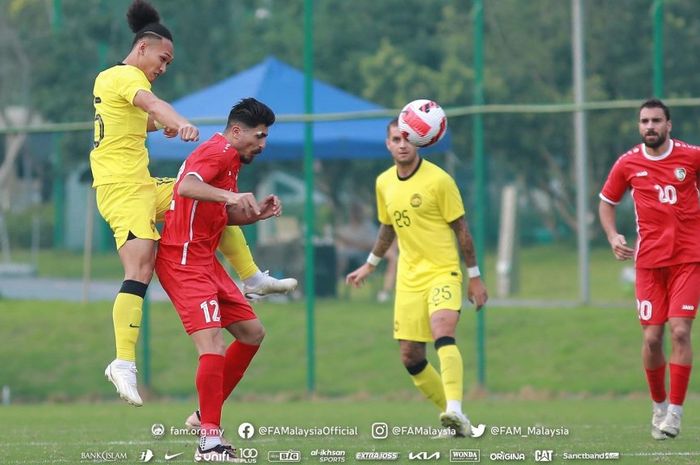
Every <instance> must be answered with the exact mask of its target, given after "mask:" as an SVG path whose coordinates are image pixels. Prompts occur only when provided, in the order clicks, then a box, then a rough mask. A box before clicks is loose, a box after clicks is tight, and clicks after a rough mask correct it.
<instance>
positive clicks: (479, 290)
mask: <svg viewBox="0 0 700 465" xmlns="http://www.w3.org/2000/svg"><path fill="white" fill-rule="evenodd" d="M450 227H451V228H452V230H453V231H454V233H455V236H457V244H459V250H460V252H461V253H462V257H463V258H464V263H465V264H466V265H467V270H468V271H469V274H470V276H469V277H468V282H467V298H468V299H469V302H471V303H473V304H475V305H476V309H477V310H480V309H481V307H483V306H484V305H485V304H486V301H487V300H488V299H489V295H488V292H487V291H486V285H485V284H484V282H483V281H482V279H481V275H480V274H479V271H478V270H479V267H478V263H477V261H476V252H475V250H474V240H473V239H472V235H471V233H470V232H469V226H468V225H467V220H466V219H465V218H464V216H460V217H459V218H457V219H456V220H454V221H453V222H451V223H450ZM472 270H476V271H475V272H474V275H472Z"/></svg>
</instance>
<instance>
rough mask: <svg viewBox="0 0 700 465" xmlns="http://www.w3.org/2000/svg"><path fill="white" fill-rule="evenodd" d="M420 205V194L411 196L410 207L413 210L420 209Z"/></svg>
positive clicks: (421, 201) (421, 200)
mask: <svg viewBox="0 0 700 465" xmlns="http://www.w3.org/2000/svg"><path fill="white" fill-rule="evenodd" d="M422 203H423V198H422V197H421V196H420V194H413V196H411V206H412V207H413V208H418V207H420V206H421V204H422Z"/></svg>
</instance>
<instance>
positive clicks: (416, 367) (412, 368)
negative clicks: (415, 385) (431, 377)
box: [404, 359, 428, 376]
mask: <svg viewBox="0 0 700 465" xmlns="http://www.w3.org/2000/svg"><path fill="white" fill-rule="evenodd" d="M404 366H405V367H406V371H408V374H409V375H411V376H416V375H417V374H419V373H420V372H422V371H423V370H425V367H427V366H428V360H426V359H423V360H421V361H419V362H418V363H414V364H412V365H406V364H405V363H404Z"/></svg>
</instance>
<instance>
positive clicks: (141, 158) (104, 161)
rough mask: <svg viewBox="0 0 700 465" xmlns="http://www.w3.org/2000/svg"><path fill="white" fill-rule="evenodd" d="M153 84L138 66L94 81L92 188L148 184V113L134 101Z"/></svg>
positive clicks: (124, 67)
mask: <svg viewBox="0 0 700 465" xmlns="http://www.w3.org/2000/svg"><path fill="white" fill-rule="evenodd" d="M139 90H145V91H148V92H150V91H151V83H150V82H149V81H148V79H147V78H146V75H145V74H143V71H141V70H140V69H138V68H136V67H135V66H131V65H125V64H120V65H116V66H112V67H111V68H109V69H106V70H105V71H102V72H101V73H100V74H99V75H98V76H97V78H96V79H95V87H94V90H93V103H94V105H95V134H94V139H93V149H92V152H90V168H91V169H92V176H93V178H94V182H93V184H92V185H93V187H94V186H100V185H103V184H112V183H118V182H127V183H137V184H140V183H149V182H151V181H150V178H151V175H150V173H149V171H148V151H147V150H146V126H147V124H148V113H146V112H145V111H143V110H142V109H140V108H139V107H137V106H134V104H133V101H134V97H135V96H136V93H137V92H138V91H139Z"/></svg>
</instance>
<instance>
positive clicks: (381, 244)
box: [372, 224, 396, 257]
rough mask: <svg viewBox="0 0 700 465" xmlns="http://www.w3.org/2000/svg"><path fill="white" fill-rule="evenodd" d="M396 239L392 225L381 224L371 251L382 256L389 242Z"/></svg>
mask: <svg viewBox="0 0 700 465" xmlns="http://www.w3.org/2000/svg"><path fill="white" fill-rule="evenodd" d="M394 239H396V231H394V227H393V226H391V225H389V224H383V225H381V226H379V234H378V235H377V241H376V242H375V243H374V248H373V249H372V253H373V254H374V255H376V256H377V257H383V256H384V254H385V253H386V251H387V250H389V247H391V244H392V243H393V242H394Z"/></svg>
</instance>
